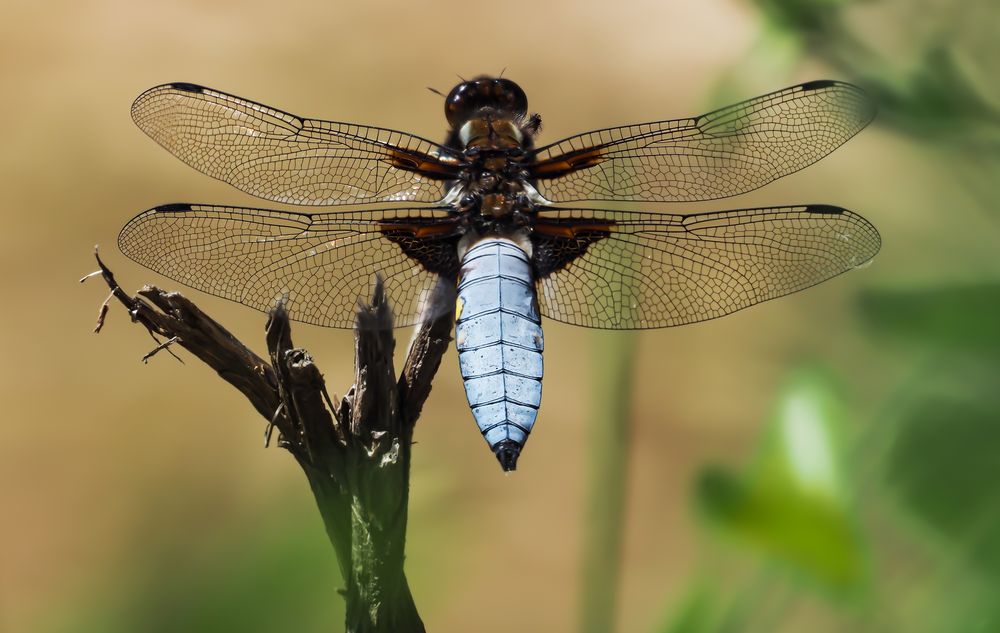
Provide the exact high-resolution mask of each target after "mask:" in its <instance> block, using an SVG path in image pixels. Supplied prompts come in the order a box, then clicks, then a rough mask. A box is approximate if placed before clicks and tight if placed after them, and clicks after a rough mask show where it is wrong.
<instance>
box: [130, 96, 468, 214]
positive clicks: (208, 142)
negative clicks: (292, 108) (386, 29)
mask: <svg viewBox="0 0 1000 633" xmlns="http://www.w3.org/2000/svg"><path fill="white" fill-rule="evenodd" d="M132 118H133V119H134V120H135V122H136V125H138V126H139V127H140V128H141V129H142V131H143V132H145V133H146V134H148V135H149V136H150V137H151V138H152V139H153V140H155V141H156V142H157V143H159V144H160V145H162V146H163V147H165V148H166V149H167V150H168V151H170V153H172V154H174V155H175V156H177V157H178V158H180V159H181V160H183V161H184V162H185V163H187V164H188V165H191V166H192V167H194V168H195V169H197V170H199V171H201V172H203V173H205V174H208V175H209V176H212V177H213V178H217V179H219V180H222V181H224V182H227V183H229V184H231V185H233V186H234V187H236V188H238V189H241V190H243V191H245V192H247V193H250V194H253V195H255V196H258V197H260V198H265V199H267V200H274V201H277V202H285V203H289V204H301V205H333V204H352V203H353V204H357V203H364V202H380V201H383V202H385V201H404V202H437V201H438V200H440V199H441V197H442V195H443V186H442V181H441V178H444V177H446V176H447V175H448V174H450V173H451V172H452V171H453V169H454V161H455V159H454V158H453V157H452V156H451V155H450V153H449V150H447V149H445V148H443V147H441V146H439V145H436V144H434V143H431V142H430V141H427V140H425V139H422V138H419V137H416V136H412V135H410V134H405V133H403V132H397V131H394V130H387V129H383V128H376V127H367V126H364V125H354V124H351V123H337V122H333V121H320V120H317V119H304V118H302V117H298V116H295V115H294V114H289V113H287V112H282V111H281V110H276V109H274V108H269V107H268V106H265V105H261V104H259V103H254V102H253V101H247V100H245V99H241V98H239V97H235V96H233V95H230V94H226V93H224V92H219V91H216V90H211V89H208V88H203V87H201V86H196V85H193V84H182V83H176V84H166V85H163V86H158V87H156V88H152V89H150V90H147V91H146V92H144V93H143V94H142V95H140V96H139V98H138V99H136V100H135V103H134V104H133V105H132Z"/></svg>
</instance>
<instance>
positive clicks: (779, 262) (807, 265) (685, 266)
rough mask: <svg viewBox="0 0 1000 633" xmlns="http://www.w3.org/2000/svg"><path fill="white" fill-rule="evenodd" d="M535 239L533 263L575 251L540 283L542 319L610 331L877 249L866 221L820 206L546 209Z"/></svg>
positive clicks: (728, 307) (853, 262)
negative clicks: (676, 211) (686, 211)
mask: <svg viewBox="0 0 1000 633" xmlns="http://www.w3.org/2000/svg"><path fill="white" fill-rule="evenodd" d="M533 239H534V240H535V245H534V247H535V258H536V260H538V259H539V258H543V259H544V258H545V257H547V255H548V254H550V253H560V252H570V251H572V252H575V253H581V252H582V254H580V255H579V256H578V257H576V258H575V259H571V260H569V263H567V264H565V265H561V266H560V265H557V266H553V267H552V268H553V269H554V270H553V271H552V272H551V273H550V274H548V275H544V276H542V277H541V278H540V279H539V281H538V301H539V306H540V308H541V312H542V314H544V315H545V316H547V317H549V318H550V319H554V320H556V321H562V322H564V323H571V324H573V325H582V326H585V327H594V328H607V329H645V328H658V327H667V326H673V325H682V324H685V323H694V322H696V321H704V320H707V319H714V318H716V317H720V316H723V315H726V314H729V313H731V312H736V311H737V310H742V309H743V308H747V307H749V306H752V305H754V304H757V303H760V302H762V301H767V300H769V299H774V298H776V297H780V296H782V295H786V294H789V293H792V292H795V291H797V290H802V289H803V288H808V287H809V286H812V285H814V284H817V283H819V282H821V281H824V280H826V279H829V278H830V277H833V276H835V275H839V274H840V273H842V272H844V271H847V270H850V269H852V268H855V267H857V266H860V265H862V264H864V263H865V262H867V261H868V260H870V259H871V258H872V257H874V255H875V254H876V253H877V252H878V250H879V246H880V244H881V242H880V238H879V235H878V232H877V231H876V230H875V227H873V226H872V225H871V224H869V223H868V221H867V220H865V219H864V218H862V217H861V216H859V215H857V214H855V213H852V212H850V211H847V210H845V209H840V208H838V207H830V206H824V205H811V206H800V207H779V208H766V209H741V210H735V211H716V212H711V213H699V214H696V215H686V216H685V215H670V214H660V213H641V212H627V211H606V210H595V209H560V210H555V209H552V210H547V211H543V212H541V213H540V214H539V217H538V224H537V225H536V231H535V236H534V238H533ZM553 257H554V258H555V259H558V256H553ZM553 257H550V259H553Z"/></svg>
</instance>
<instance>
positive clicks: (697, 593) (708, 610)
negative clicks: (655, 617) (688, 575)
mask: <svg viewBox="0 0 1000 633" xmlns="http://www.w3.org/2000/svg"><path fill="white" fill-rule="evenodd" d="M718 602H719V598H718V596H717V595H716V593H715V591H714V590H713V589H712V588H711V587H708V586H706V585H699V586H697V587H696V588H695V589H694V590H692V591H691V592H689V593H688V595H687V596H686V597H685V599H684V601H683V602H682V603H681V604H680V605H678V606H677V607H676V609H675V611H674V612H673V613H671V614H670V616H669V617H668V618H667V621H666V622H665V623H664V625H663V626H662V627H660V628H659V629H658V631H659V633H715V632H716V631H718V630H719V619H720V616H719V605H718Z"/></svg>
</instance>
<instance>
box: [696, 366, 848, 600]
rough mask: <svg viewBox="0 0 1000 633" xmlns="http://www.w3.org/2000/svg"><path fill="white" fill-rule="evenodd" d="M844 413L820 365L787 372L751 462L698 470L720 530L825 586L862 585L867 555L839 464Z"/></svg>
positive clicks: (700, 494) (701, 495) (704, 501)
mask: <svg viewBox="0 0 1000 633" xmlns="http://www.w3.org/2000/svg"><path fill="white" fill-rule="evenodd" d="M843 424H844V416H843V412H842V410H841V405H840V402H839V399H838V398H837V396H836V394H835V391H834V389H833V388H832V386H831V380H830V379H829V377H828V376H827V375H826V374H825V373H824V372H822V371H819V370H817V369H812V368H808V369H802V370H800V371H798V372H796V373H795V374H793V376H792V377H791V378H790V380H789V382H788V385H787V386H786V387H785V388H784V389H783V390H782V392H781V395H780V397H779V399H778V403H777V410H776V412H775V414H774V416H773V417H772V420H771V422H770V424H769V426H768V430H767V432H766V436H765V439H764V441H763V442H762V444H761V446H760V447H759V449H758V453H757V456H756V458H755V459H754V462H753V464H752V465H751V467H750V468H749V469H748V472H747V473H746V474H745V475H742V476H737V475H733V474H731V473H728V472H726V471H724V470H722V469H721V468H709V469H706V471H705V472H704V473H703V474H702V476H701V478H700V481H699V484H698V490H697V498H698V501H699V504H700V506H701V507H702V509H703V510H704V511H705V514H706V516H707V517H708V518H709V520H710V521H711V522H712V523H713V524H714V525H715V526H717V527H718V528H720V529H721V530H722V531H723V532H724V533H725V534H728V535H730V536H731V537H733V538H735V539H736V540H737V541H738V542H740V543H743V544H744V545H747V546H749V547H750V548H751V549H753V550H756V551H757V552H759V553H762V554H764V555H765V556H767V557H769V558H771V559H774V560H777V561H782V562H784V563H787V564H789V565H791V566H792V567H794V568H795V569H797V570H799V571H800V572H802V573H804V574H805V575H806V576H807V577H808V578H811V579H814V580H816V581H818V582H820V583H821V584H823V585H824V586H827V587H831V588H835V589H838V590H847V589H856V588H858V587H860V586H861V585H862V584H863V582H864V579H865V575H866V568H867V566H866V557H865V555H864V550H863V547H862V544H861V539H860V534H859V531H858V529H857V520H856V518H855V516H854V510H853V507H852V503H851V498H850V494H849V492H848V485H847V483H846V481H845V479H844V475H843V469H842V468H843V467H842V451H841V441H840V438H839V433H840V429H841V427H842V426H843Z"/></svg>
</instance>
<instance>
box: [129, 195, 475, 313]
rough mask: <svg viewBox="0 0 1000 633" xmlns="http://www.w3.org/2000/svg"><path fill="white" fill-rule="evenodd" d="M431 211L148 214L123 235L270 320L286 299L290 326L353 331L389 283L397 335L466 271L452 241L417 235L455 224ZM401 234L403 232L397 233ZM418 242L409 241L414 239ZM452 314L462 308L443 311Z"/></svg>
mask: <svg viewBox="0 0 1000 633" xmlns="http://www.w3.org/2000/svg"><path fill="white" fill-rule="evenodd" d="M446 216H447V213H446V212H445V211H443V210H431V209H393V210H391V211H390V210H381V211H379V210H366V211H357V212H346V213H317V214H311V215H307V214H300V213H289V212H285V211H274V210H268V209H248V208H241V207H223V206H212V205H189V204H176V205H167V206H164V207H158V208H155V209H150V210H149V211H145V212H143V213H140V214H139V215H137V216H136V217H135V218H133V219H132V220H131V221H129V223H128V224H126V225H125V227H124V228H123V229H122V231H121V233H120V234H119V236H118V246H119V248H121V251H122V252H123V253H124V254H125V255H126V256H128V257H129V258H131V259H133V260H135V261H136V262H138V263H140V264H142V265H143V266H146V267H147V268H150V269H152V270H154V271H156V272H158V273H161V274H163V275H165V276H167V277H170V278H171V279H174V280H176V281H179V282H181V283H183V284H186V285H188V286H191V287H193V288H197V289H198V290H202V291H204V292H207V293H209V294H212V295H216V296H219V297H223V298H226V299H230V300H232V301H237V302H239V303H242V304H244V305H247V306H250V307H252V308H256V309H258V310H262V311H267V310H269V309H271V308H272V307H274V302H275V301H276V300H277V299H278V298H280V297H283V296H285V297H287V307H288V312H289V315H290V316H291V318H293V319H295V320H296V321H302V322H305V323H312V324H315V325H323V326H327V327H338V328H351V327H353V326H354V317H355V312H356V308H357V302H358V300H359V299H368V298H370V297H371V293H372V290H373V288H374V281H375V275H376V274H379V275H381V276H382V278H383V279H384V280H385V289H386V296H387V297H388V298H389V300H390V302H391V306H392V309H393V313H394V314H395V316H396V323H395V324H396V326H398V327H403V326H407V325H412V324H414V323H415V322H416V321H417V320H418V319H419V318H420V317H421V315H422V314H424V311H425V310H429V309H435V310H437V309H440V308H442V307H441V306H431V305H429V304H428V301H429V300H430V296H431V294H430V290H431V289H432V288H433V287H434V285H435V283H436V281H437V279H438V276H439V275H438V272H432V271H431V270H429V269H428V265H425V264H422V263H419V262H418V261H417V260H415V259H413V258H412V257H411V255H410V254H408V253H407V251H410V252H411V253H415V251H420V253H419V254H420V255H421V256H422V258H423V260H426V261H427V262H431V261H434V257H438V258H439V260H438V263H439V264H440V265H439V266H434V265H430V268H431V269H435V268H436V269H437V270H438V271H439V272H440V273H441V274H447V273H448V272H449V271H450V270H451V269H454V268H457V265H458V264H457V259H456V257H457V256H456V251H455V245H454V243H453V242H451V241H449V238H445V237H442V236H431V237H426V238H414V237H412V233H413V231H414V227H418V226H422V225H430V226H434V225H435V223H440V222H447V221H448V220H447V218H446ZM396 227H402V228H396ZM407 236H410V237H407ZM443 308H454V306H444V307H443Z"/></svg>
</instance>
